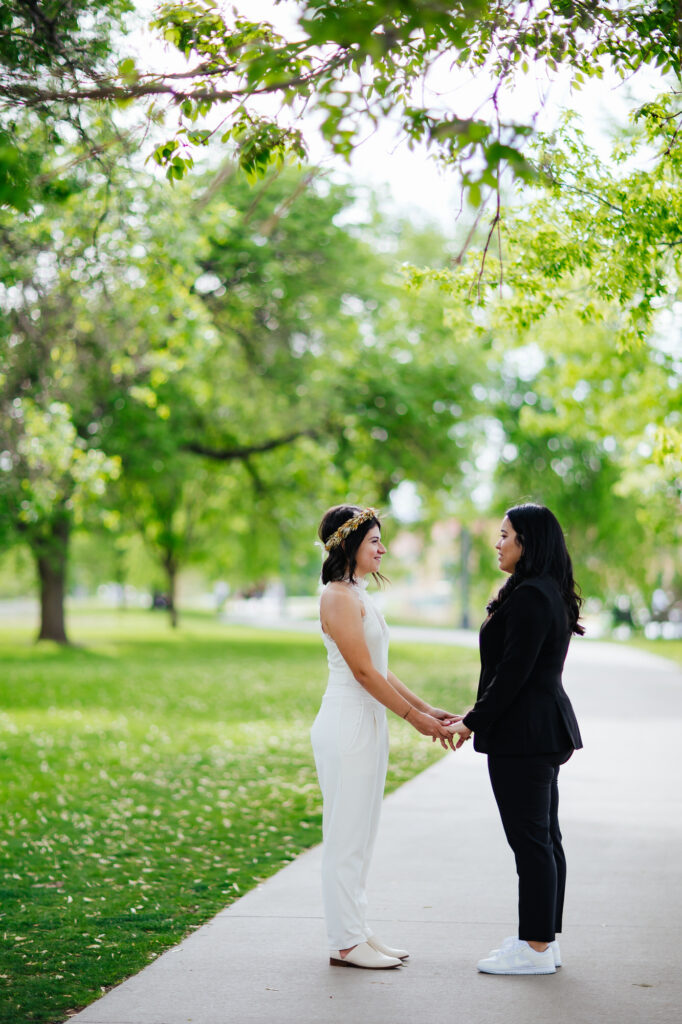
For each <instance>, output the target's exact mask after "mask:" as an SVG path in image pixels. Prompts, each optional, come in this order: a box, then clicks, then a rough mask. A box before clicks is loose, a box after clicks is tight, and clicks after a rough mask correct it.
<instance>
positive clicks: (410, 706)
mask: <svg viewBox="0 0 682 1024" xmlns="http://www.w3.org/2000/svg"><path fill="white" fill-rule="evenodd" d="M411 710H412V705H411V704H408V705H407V711H406V712H405V714H404V715H403V718H407V716H408V715H409V713H410V711H411Z"/></svg>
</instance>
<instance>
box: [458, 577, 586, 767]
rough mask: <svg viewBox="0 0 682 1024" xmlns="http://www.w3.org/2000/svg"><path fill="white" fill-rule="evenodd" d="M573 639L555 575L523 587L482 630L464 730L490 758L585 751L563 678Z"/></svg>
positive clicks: (521, 585)
mask: <svg viewBox="0 0 682 1024" xmlns="http://www.w3.org/2000/svg"><path fill="white" fill-rule="evenodd" d="M570 638H571V632H570V627H569V624H568V616H567V612H566V605H565V604H564V600H563V598H562V596H561V593H560V591H559V588H558V586H557V584H556V583H555V582H554V580H553V579H552V577H550V576H537V577H534V578H533V579H528V580H524V581H523V583H521V584H519V586H518V587H517V588H516V590H514V591H513V592H512V593H511V594H510V596H509V597H508V598H507V600H506V601H505V602H504V604H502V605H501V606H500V608H498V609H497V611H496V612H494V613H493V615H491V616H490V618H488V619H487V620H486V621H485V622H484V623H483V626H482V627H481V633H480V639H479V643H480V650H481V675H480V679H479V683H478V696H477V699H476V703H475V705H474V707H473V708H472V710H471V711H470V712H469V713H468V714H467V715H465V716H464V724H465V725H466V726H467V727H468V728H469V729H472V730H473V732H474V747H475V748H476V750H480V751H481V752H482V753H488V754H512V755H513V754H516V755H528V754H548V753H556V752H558V751H562V750H570V749H571V748H573V749H577V748H579V747H582V745H583V743H582V739H581V737H580V730H579V728H578V723H577V721H576V717H575V714H574V713H573V708H572V706H571V702H570V700H569V699H568V696H567V694H566V691H565V690H564V688H563V685H562V681H561V674H562V670H563V667H564V661H565V660H566V653H567V651H568V643H569V640H570Z"/></svg>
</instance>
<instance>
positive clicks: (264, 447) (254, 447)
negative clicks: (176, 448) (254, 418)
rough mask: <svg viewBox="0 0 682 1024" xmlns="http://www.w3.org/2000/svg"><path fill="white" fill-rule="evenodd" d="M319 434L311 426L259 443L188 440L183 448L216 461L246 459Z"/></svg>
mask: <svg viewBox="0 0 682 1024" xmlns="http://www.w3.org/2000/svg"><path fill="white" fill-rule="evenodd" d="M318 436H319V433H318V431H317V430H313V429H312V428H309V429H306V430H296V431H294V432H293V433H291V434H284V435H283V436H282V437H274V438H271V440H269V441H262V442H261V443H260V444H250V445H236V446H235V447H233V448H211V447H209V446H208V445H203V444H199V443H198V442H196V441H190V442H189V443H188V444H185V445H183V446H182V447H183V450H184V451H187V452H192V453H193V454H194V455H203V456H204V457H205V458H207V459H214V460H215V461H217V462H235V461H237V460H242V461H243V460H244V459H248V458H249V456H251V455H258V454H260V453H262V452H271V451H273V450H274V449H275V448H283V447H284V446H285V445H287V444H292V443H293V442H294V441H298V440H299V438H301V437H311V438H316V437H318Z"/></svg>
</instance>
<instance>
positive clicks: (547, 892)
mask: <svg viewBox="0 0 682 1024" xmlns="http://www.w3.org/2000/svg"><path fill="white" fill-rule="evenodd" d="M495 547H496V548H497V551H498V561H499V566H500V569H501V570H502V571H503V572H506V573H509V579H508V580H507V581H506V583H505V584H504V586H503V587H502V588H501V590H500V591H499V593H498V594H497V597H495V598H494V599H493V600H492V601H491V602H490V604H489V605H488V608H487V611H488V617H487V619H486V620H485V622H484V623H483V626H482V627H481V634H480V650H481V676H480V680H479V685H478V696H477V700H476V703H475V704H474V706H473V708H472V709H471V711H469V712H468V713H467V714H466V715H464V717H463V719H462V720H461V721H460V722H458V723H456V724H454V725H453V726H451V729H452V731H453V732H455V733H459V737H460V738H459V742H458V744H457V745H458V746H461V744H462V743H463V742H464V741H465V740H467V739H469V737H470V736H471V735H472V733H473V736H474V747H475V748H476V750H479V751H481V752H482V753H485V754H487V755H488V770H489V773H490V781H491V783H492V787H493V792H494V794H495V800H496V801H497V806H498V808H499V811H500V817H501V818H502V825H503V827H504V831H505V834H506V836H507V840H508V842H509V845H510V846H511V848H512V850H513V851H514V856H515V858H516V870H517V873H518V876H519V929H518V937H517V936H511V937H510V938H508V939H505V941H504V942H503V943H502V946H501V947H500V949H497V950H493V951H492V952H491V953H490V954H489V955H488V956H487V957H486V958H485V959H483V960H480V961H479V963H478V969H479V971H482V972H483V973H486V974H554V972H555V970H556V968H557V967H560V966H561V954H560V951H559V945H558V942H557V940H556V933H557V932H559V931H561V917H562V910H563V902H564V887H565V883H566V860H565V857H564V851H563V848H562V845H561V832H560V830H559V819H558V806H559V796H558V789H557V779H558V776H559V766H560V765H562V764H564V763H565V762H566V761H567V760H568V759H569V757H570V756H571V754H572V753H573V751H574V750H576V749H577V748H579V747H582V740H581V738H580V730H579V729H578V723H577V721H576V718H575V715H574V713H573V708H572V707H571V702H570V700H569V699H568V696H567V695H566V692H565V691H564V688H563V686H562V681H561V674H562V669H563V665H564V660H565V658H566V653H567V651H568V644H569V640H570V638H571V635H572V634H573V633H579V634H582V633H584V629H583V627H582V626H581V625H580V623H579V621H578V620H579V615H580V606H581V603H582V602H581V598H580V597H579V595H578V593H577V592H576V586H575V583H574V580H573V567H572V565H571V559H570V556H569V554H568V551H567V549H566V543H565V541H564V536H563V533H562V531H561V527H560V526H559V523H558V522H557V520H556V518H555V516H554V515H553V514H552V513H551V512H550V511H549V509H548V508H544V507H543V506H542V505H518V506H516V507H515V508H511V509H509V511H508V512H507V514H506V516H505V518H504V520H503V522H502V526H501V529H500V539H499V540H498V542H497V544H496V545H495Z"/></svg>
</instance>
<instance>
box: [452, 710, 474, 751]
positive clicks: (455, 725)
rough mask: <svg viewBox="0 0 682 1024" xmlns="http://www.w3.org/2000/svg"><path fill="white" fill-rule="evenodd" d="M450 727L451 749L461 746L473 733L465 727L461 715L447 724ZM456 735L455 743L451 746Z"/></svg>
mask: <svg viewBox="0 0 682 1024" xmlns="http://www.w3.org/2000/svg"><path fill="white" fill-rule="evenodd" d="M449 729H450V746H451V747H452V749H453V750H459V748H460V747H463V746H464V744H465V743H466V741H467V740H470V739H471V737H472V735H473V733H472V731H471V729H467V727H466V725H465V724H464V722H463V721H462V716H461V715H458V717H457V721H456V722H452V723H450V724H449ZM455 736H457V737H458V740H457V743H456V744H455V745H454V746H452V744H453V740H454V737H455Z"/></svg>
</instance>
